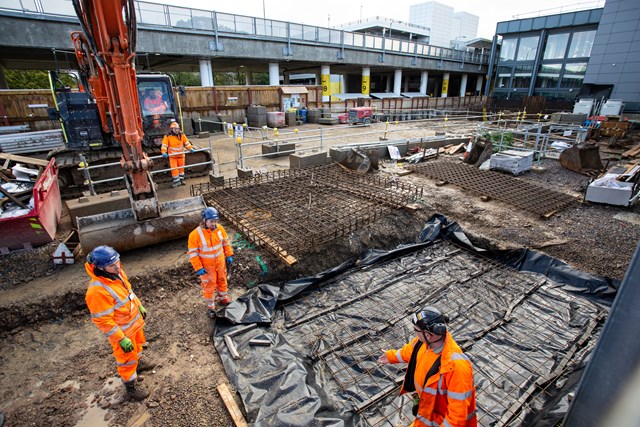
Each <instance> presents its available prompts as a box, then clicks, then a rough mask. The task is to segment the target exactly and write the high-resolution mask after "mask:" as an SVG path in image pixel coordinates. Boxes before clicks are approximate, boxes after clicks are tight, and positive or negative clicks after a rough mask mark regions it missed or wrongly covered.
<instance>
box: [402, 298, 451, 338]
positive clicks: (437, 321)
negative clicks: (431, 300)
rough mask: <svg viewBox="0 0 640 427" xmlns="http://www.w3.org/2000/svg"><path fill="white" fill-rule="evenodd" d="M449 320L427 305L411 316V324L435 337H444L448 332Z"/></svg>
mask: <svg viewBox="0 0 640 427" xmlns="http://www.w3.org/2000/svg"><path fill="white" fill-rule="evenodd" d="M448 321H449V319H448V318H447V316H445V315H444V314H442V313H440V310H438V309H437V308H435V307H431V306H429V305H426V306H424V307H422V308H421V309H419V310H418V311H416V312H415V313H413V314H412V315H411V322H412V323H413V324H414V325H416V326H417V327H418V328H420V329H421V330H423V331H427V332H431V333H432V334H435V335H444V334H445V332H447V322H448Z"/></svg>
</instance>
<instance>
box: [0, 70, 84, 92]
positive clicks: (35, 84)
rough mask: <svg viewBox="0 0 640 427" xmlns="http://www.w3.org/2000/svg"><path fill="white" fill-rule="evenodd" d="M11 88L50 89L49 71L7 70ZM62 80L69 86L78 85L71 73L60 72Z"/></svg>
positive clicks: (5, 73) (8, 85)
mask: <svg viewBox="0 0 640 427" xmlns="http://www.w3.org/2000/svg"><path fill="white" fill-rule="evenodd" d="M4 75H5V78H6V80H7V87H8V88H9V89H49V88H50V85H49V73H48V72H47V71H43V70H5V72H4ZM58 76H59V78H60V80H62V82H63V83H64V84H65V85H66V86H69V87H76V86H77V84H76V81H75V80H74V79H73V77H71V76H70V75H69V74H64V73H60V74H59V75H58Z"/></svg>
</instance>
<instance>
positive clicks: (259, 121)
mask: <svg viewBox="0 0 640 427" xmlns="http://www.w3.org/2000/svg"><path fill="white" fill-rule="evenodd" d="M247 122H248V123H247V124H248V125H249V126H251V127H254V128H261V127H263V126H266V125H267V109H266V107H264V106H262V105H250V106H248V107H247Z"/></svg>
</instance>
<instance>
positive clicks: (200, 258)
mask: <svg viewBox="0 0 640 427" xmlns="http://www.w3.org/2000/svg"><path fill="white" fill-rule="evenodd" d="M219 219H220V216H219V215H218V211H217V210H216V209H215V208H205V209H204V210H203V211H202V223H201V224H200V225H199V226H198V227H197V228H196V229H195V230H193V231H192V232H191V234H189V243H188V245H189V251H188V254H189V261H190V262H191V265H192V266H193V269H194V270H195V271H196V273H198V276H200V281H201V284H202V296H203V297H204V299H205V301H206V302H207V308H208V310H209V311H208V314H209V317H211V318H213V317H215V315H216V312H215V309H216V302H217V303H219V304H222V305H226V304H229V303H230V302H231V300H230V299H229V296H228V295H227V264H229V265H231V263H233V249H232V248H231V242H229V239H228V238H227V232H226V231H225V229H224V227H222V225H220V224H218V220H219ZM216 294H217V295H216Z"/></svg>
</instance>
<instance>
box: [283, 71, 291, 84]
mask: <svg viewBox="0 0 640 427" xmlns="http://www.w3.org/2000/svg"><path fill="white" fill-rule="evenodd" d="M282 82H283V83H284V84H286V85H288V84H290V83H291V76H290V74H289V73H288V72H284V71H283V72H282Z"/></svg>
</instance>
